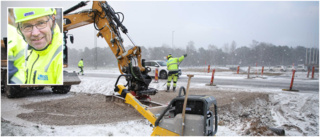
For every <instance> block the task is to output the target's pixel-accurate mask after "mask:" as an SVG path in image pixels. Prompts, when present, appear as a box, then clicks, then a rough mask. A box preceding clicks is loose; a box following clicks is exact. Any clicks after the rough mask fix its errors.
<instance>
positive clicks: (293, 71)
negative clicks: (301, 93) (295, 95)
mask: <svg viewBox="0 0 320 137" xmlns="http://www.w3.org/2000/svg"><path fill="white" fill-rule="evenodd" d="M295 72H296V70H292V79H291V84H290V90H292V85H293V80H294V73H295Z"/></svg>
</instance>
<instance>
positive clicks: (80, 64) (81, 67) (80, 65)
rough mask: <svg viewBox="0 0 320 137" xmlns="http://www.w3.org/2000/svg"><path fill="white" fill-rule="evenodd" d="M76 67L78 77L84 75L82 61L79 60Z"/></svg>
mask: <svg viewBox="0 0 320 137" xmlns="http://www.w3.org/2000/svg"><path fill="white" fill-rule="evenodd" d="M78 67H79V68H80V72H78V75H80V73H81V74H82V75H84V74H83V59H81V60H80V61H79V63H78Z"/></svg>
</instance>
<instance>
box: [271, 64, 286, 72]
mask: <svg viewBox="0 0 320 137" xmlns="http://www.w3.org/2000/svg"><path fill="white" fill-rule="evenodd" d="M270 71H278V72H279V71H280V72H285V71H286V67H285V66H282V65H277V66H275V67H272V68H270Z"/></svg>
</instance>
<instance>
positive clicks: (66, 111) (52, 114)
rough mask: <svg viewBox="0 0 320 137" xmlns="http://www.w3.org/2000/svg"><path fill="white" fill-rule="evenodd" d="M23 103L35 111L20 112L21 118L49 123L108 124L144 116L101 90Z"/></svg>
mask: <svg viewBox="0 0 320 137" xmlns="http://www.w3.org/2000/svg"><path fill="white" fill-rule="evenodd" d="M23 107H24V108H27V109H33V110H34V111H33V112H31V113H22V114H19V115H18V117H19V118H21V119H25V120H27V121H32V122H36V123H40V124H47V125H83V124H104V123H112V122H120V121H128V120H136V119H142V118H143V117H142V116H141V115H140V114H139V113H138V112H137V111H135V110H134V109H133V108H132V107H121V106H119V105H117V104H115V103H112V102H106V99H105V96H104V95H100V94H95V95H90V94H82V93H81V94H76V95H75V96H73V97H70V98H65V99H58V100H51V101H44V102H37V103H32V104H28V105H23Z"/></svg>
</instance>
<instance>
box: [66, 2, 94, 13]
mask: <svg viewBox="0 0 320 137" xmlns="http://www.w3.org/2000/svg"><path fill="white" fill-rule="evenodd" d="M88 2H89V1H81V2H80V3H78V4H77V5H75V6H73V7H71V8H70V9H67V10H65V11H64V12H63V15H66V14H68V13H70V12H72V11H75V10H76V9H79V8H81V7H83V6H86V5H87V3H88Z"/></svg>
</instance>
